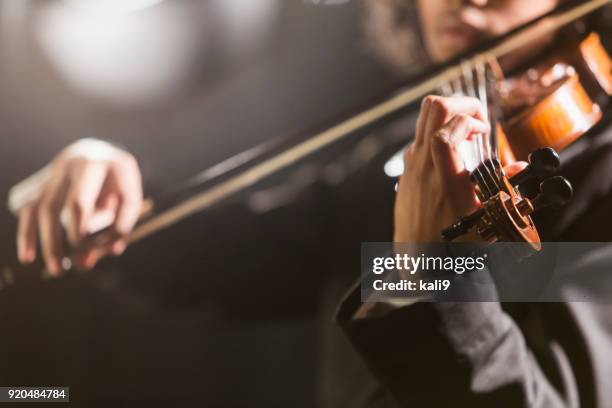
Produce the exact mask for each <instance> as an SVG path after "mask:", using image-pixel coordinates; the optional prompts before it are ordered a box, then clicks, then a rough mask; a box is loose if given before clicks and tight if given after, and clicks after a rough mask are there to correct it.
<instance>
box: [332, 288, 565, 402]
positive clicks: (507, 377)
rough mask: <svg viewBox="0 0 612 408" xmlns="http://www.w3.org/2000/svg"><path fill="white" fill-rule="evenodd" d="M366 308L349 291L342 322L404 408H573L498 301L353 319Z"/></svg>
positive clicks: (404, 308) (425, 305) (426, 305)
mask: <svg viewBox="0 0 612 408" xmlns="http://www.w3.org/2000/svg"><path fill="white" fill-rule="evenodd" d="M361 305H362V303H361V299H360V292H359V290H354V291H352V292H351V293H350V295H349V296H348V297H347V298H346V299H345V300H344V301H343V303H342V304H341V306H340V309H339V311H338V316H337V317H338V321H339V323H340V325H341V326H342V328H343V330H344V331H345V333H346V334H347V335H348V337H349V338H350V340H351V342H352V343H353V345H354V346H355V347H356V349H357V351H358V352H359V353H360V354H361V356H362V357H363V358H364V359H365V361H366V363H367V364H368V366H369V367H370V369H371V370H372V371H373V373H374V374H375V376H376V377H377V378H378V380H379V382H380V383H381V385H382V386H383V387H384V388H385V389H386V390H387V392H388V393H390V394H391V395H392V397H393V398H394V399H395V400H396V401H397V402H398V404H399V405H400V406H411V407H412V406H424V407H447V406H461V407H463V406H465V407H491V406H495V407H513V408H516V407H538V408H539V407H566V406H573V405H574V403H570V402H567V401H566V400H565V398H564V397H563V395H566V391H567V390H558V389H557V388H556V387H555V386H553V382H555V383H557V386H559V382H556V381H553V382H551V381H550V380H549V378H547V376H546V375H545V373H544V371H543V369H542V368H541V367H540V365H539V364H538V362H537V361H536V359H535V357H534V354H533V353H532V352H531V351H530V349H529V348H528V347H527V346H526V343H525V339H524V336H523V334H522V332H521V330H520V329H519V328H518V326H517V325H516V324H515V322H514V321H513V320H512V318H511V317H510V316H509V315H508V314H507V313H506V312H505V311H503V310H502V308H501V305H500V304H499V303H495V302H481V303H429V302H421V303H415V304H413V305H410V306H402V307H395V308H391V309H389V308H386V309H385V310H383V311H382V312H381V311H380V310H379V311H378V313H370V315H369V316H368V315H366V316H360V317H355V314H356V311H357V310H358V309H359V308H360V306H361ZM374 311H376V310H375V309H374ZM547 368H549V367H548V366H547ZM550 375H552V376H554V378H559V374H558V373H551V374H550ZM559 388H563V387H559Z"/></svg>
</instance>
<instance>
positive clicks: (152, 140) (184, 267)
mask: <svg viewBox="0 0 612 408" xmlns="http://www.w3.org/2000/svg"><path fill="white" fill-rule="evenodd" d="M249 1H250V2H251V3H254V2H255V1H254V0H249ZM257 1H258V2H259V1H261V2H262V7H263V3H266V4H267V5H268V6H270V4H272V6H270V7H271V8H272V9H273V10H274V12H273V13H271V17H270V18H269V19H268V20H266V21H265V22H264V23H263V26H264V27H265V30H263V33H262V32H259V33H258V34H257V35H255V34H252V33H251V34H249V33H247V34H244V32H241V31H240V30H239V29H238V28H240V27H242V25H241V23H240V22H239V23H238V24H237V25H236V26H235V27H233V28H232V27H228V24H227V21H225V20H224V19H223V18H222V12H221V11H220V10H221V9H222V8H223V7H221V6H220V4H221V3H222V1H221V0H219V1H192V0H178V1H172V2H170V1H166V2H163V3H161V4H160V5H157V6H154V7H151V8H150V9H145V10H143V11H139V12H137V13H133V15H131V16H132V17H133V18H134V19H142V20H143V21H148V20H147V19H149V20H155V19H157V20H155V21H157V23H156V24H157V25H153V27H155V28H154V29H153V31H152V32H155V33H157V35H159V36H160V37H161V38H164V36H166V31H164V30H167V31H168V34H167V35H168V36H169V37H170V36H171V35H172V30H175V29H176V24H175V26H171V25H169V24H166V22H168V21H170V20H169V19H172V21H175V22H176V21H178V22H179V23H178V27H179V28H181V27H182V28H183V29H184V30H183V31H186V32H187V33H188V35H186V36H185V37H184V38H190V39H191V40H190V42H189V47H190V48H188V51H186V52H185V53H184V54H180V55H187V57H186V60H185V61H184V63H183V65H180V66H181V67H183V68H180V69H179V68H176V69H174V71H172V70H170V71H172V72H173V73H174V74H175V75H174V79H173V80H172V81H169V83H170V85H167V86H165V87H160V89H161V90H159V91H158V92H156V93H152V94H151V95H149V96H148V97H141V98H131V99H130V97H131V96H133V95H134V94H136V92H135V91H132V89H131V88H130V83H129V82H126V83H125V84H124V85H123V86H120V87H119V89H123V90H124V91H125V94H124V95H120V96H117V97H115V96H113V95H112V92H110V91H109V92H106V93H105V92H104V91H107V90H108V89H104V86H102V90H103V92H101V93H100V92H99V93H96V92H92V91H91V89H90V88H87V87H85V89H84V88H82V87H81V88H79V86H78V83H77V84H75V82H74V81H71V80H70V79H69V78H68V76H67V74H66V73H65V72H62V69H61V66H62V64H61V63H60V64H59V65H58V62H57V60H55V61H54V59H53V58H57V57H53V56H52V53H50V52H49V50H46V51H45V44H46V40H48V39H49V38H51V37H52V35H51V34H49V31H45V30H43V29H41V27H43V28H44V27H47V29H48V27H49V26H52V27H53V24H51V23H49V22H50V21H51V22H55V23H54V24H56V25H58V24H59V27H64V26H66V27H68V26H71V23H70V21H69V20H70V19H73V20H72V21H74V19H77V20H78V19H82V20H80V21H81V22H83V21H85V22H86V21H87V20H86V19H85V17H83V16H79V15H78V13H77V12H73V11H69V12H65V10H64V11H63V12H64V13H65V14H66V15H68V17H69V18H68V20H66V21H68V22H67V23H65V24H64V25H62V21H64V20H59V21H60V22H59V23H57V21H58V20H57V18H58V17H57V16H58V15H60V16H61V15H62V14H61V13H62V8H69V7H71V6H70V5H67V3H65V2H61V1H48V2H35V1H30V2H28V1H23V2H19V5H18V6H17V5H16V3H17V2H10V1H7V2H2V3H0V4H1V6H0V7H2V8H0V10H1V11H0V12H1V13H2V15H1V18H2V19H1V20H0V30H2V33H1V34H0V134H1V137H0V154H1V161H0V163H2V164H1V165H2V171H1V172H0V191H1V193H2V197H3V198H4V199H5V198H6V194H7V192H8V189H9V188H10V187H11V186H12V185H13V184H15V183H16V182H18V181H19V180H21V179H23V178H24V177H26V176H27V175H29V174H31V173H32V172H34V171H36V170H37V169H39V168H41V167H42V166H43V165H44V164H45V163H47V162H48V161H49V160H50V159H51V158H52V157H53V156H54V155H55V154H56V153H57V152H58V151H60V150H61V149H62V148H63V147H64V146H66V145H67V144H69V143H71V142H72V141H74V140H77V139H79V138H82V137H91V136H93V137H99V138H103V139H110V140H113V141H115V142H118V143H120V144H123V145H124V146H127V147H129V149H130V150H131V151H132V152H134V153H135V154H136V155H137V156H138V158H139V160H140V161H141V163H142V165H143V168H144V169H145V175H146V179H147V186H148V188H150V190H149V191H158V190H160V189H161V190H163V189H164V188H167V187H169V186H170V187H171V186H173V185H175V184H176V183H178V182H180V181H182V180H184V179H185V178H187V177H189V176H191V175H193V174H196V173H197V172H199V171H201V170H203V169H205V168H207V167H209V166H211V165H213V164H215V163H217V162H219V161H221V160H223V159H225V158H227V157H228V156H230V155H232V154H236V153H238V152H240V151H243V150H245V149H247V148H250V147H253V146H255V145H257V144H259V143H261V142H262V141H266V140H269V139H270V138H273V137H279V136H280V137H285V136H286V137H289V136H290V135H295V134H300V133H301V132H303V130H304V129H311V128H316V127H317V126H318V125H319V124H321V123H325V122H328V121H329V120H330V119H331V118H335V117H338V116H339V115H342V114H343V113H344V112H347V111H350V110H351V109H352V108H354V107H356V106H360V105H363V104H364V103H366V102H367V101H370V100H372V98H376V97H378V96H379V95H382V94H384V93H386V92H387V91H389V89H392V88H393V86H394V85H395V84H396V83H397V81H398V80H397V78H393V77H392V76H391V75H390V74H389V73H388V72H387V71H385V70H384V69H383V68H382V67H380V66H379V65H378V64H377V63H376V61H374V59H373V57H372V56H370V55H369V54H368V52H367V51H366V50H365V47H364V38H363V32H362V27H361V24H362V18H363V16H362V10H361V9H360V4H359V3H358V2H348V3H341V2H335V3H337V4H327V5H325V4H324V2H305V1H299V0H291V1H280V0H278V1H263V0H257ZM238 3H240V2H238ZM241 3H243V5H246V4H247V3H245V2H244V1H243V2H241ZM320 3H321V4H320ZM328 3H332V2H328ZM251 7H252V5H251ZM240 9H241V8H240V7H238V8H237V9H236V10H240ZM58 10H59V11H58ZM236 10H234V12H237V11H236ZM71 13H72V14H71ZM245 13H246V15H248V14H249V12H244V13H243V14H245ZM177 15H178V16H179V17H176V16H177ZM64 17H65V16H64ZM126 24H127V25H128V26H130V27H131V24H132V23H131V22H129V21H128V22H127V23H126ZM139 24H140V23H137V22H134V23H133V25H134V26H135V27H141V26H140V25H139ZM78 27H87V24H86V23H83V24H81V25H77V28H78ZM102 27H105V26H104V24H103V25H102ZM173 27H174V28H173ZM236 27H238V28H236ZM114 29H115V26H113V25H108V27H107V28H104V30H103V31H104V32H106V31H105V30H108V34H109V35H110V34H112V31H113V30H114ZM141 29H142V30H145V29H144V28H141ZM91 30H93V28H91ZM232 30H234V31H232ZM179 31H181V30H180V29H179ZM134 35H135V36H136V37H138V36H139V35H140V37H142V36H143V34H142V32H140V33H139V32H138V31H137V30H136V34H134ZM75 36H76V37H75ZM241 36H242V37H241ZM250 36H252V38H250ZM144 37H145V39H146V33H145V35H144ZM243 37H246V38H247V39H251V40H252V41H251V42H250V43H249V42H247V45H242V46H237V45H236V43H235V42H232V40H231V39H232V38H234V39H235V38H243ZM67 38H69V39H73V40H74V39H75V38H80V37H79V32H78V30H76V31H71V32H69V34H68V35H67ZM87 38H88V37H87V36H85V35H84V36H83V37H82V38H80V39H81V40H82V41H81V42H80V43H84V44H85V47H86V48H88V50H85V49H78V48H71V47H74V44H73V43H71V42H70V41H68V43H67V44H68V45H66V44H64V46H65V48H67V49H68V50H70V51H71V52H72V54H71V55H72V57H73V58H76V59H77V60H79V61H81V63H83V62H84V66H86V67H89V68H91V67H96V64H100V60H96V59H92V60H91V61H89V60H87V58H90V55H91V53H90V52H89V51H91V49H89V48H95V47H97V46H99V45H97V43H92V44H87V42H86V39H87ZM120 38H121V41H125V42H126V44H127V45H130V41H132V40H131V39H130V37H129V36H126V37H125V38H123V37H120ZM115 41H116V40H115ZM155 41H156V40H155V39H154V38H151V39H150V41H145V42H144V43H145V48H147V47H148V49H152V50H153V55H154V56H155V55H157V52H158V51H159V55H158V61H157V62H156V60H155V59H153V60H152V62H151V60H150V59H148V60H147V59H146V58H143V59H142V62H141V63H136V64H135V63H134V61H135V60H136V61H138V59H134V58H129V57H130V56H128V57H127V58H126V59H125V60H122V59H121V56H122V55H121V54H120V53H119V54H113V53H112V52H109V53H108V55H107V56H105V57H104V53H102V55H103V59H105V62H109V61H110V63H114V64H115V65H114V66H115V67H116V68H115V69H116V70H117V71H116V72H117V73H126V72H128V73H129V71H130V70H133V71H134V72H136V73H138V72H142V73H143V75H145V74H146V73H148V72H149V71H150V70H152V71H155V70H158V69H160V68H159V66H158V65H157V64H158V63H159V64H162V63H167V62H168V60H167V59H166V58H168V57H167V56H165V55H166V54H165V51H167V48H168V47H169V46H170V47H177V49H178V48H181V46H183V45H185V44H182V43H181V42H180V41H178V42H176V41H175V42H174V43H173V42H170V43H164V42H161V43H159V44H157V43H155ZM126 44H124V43H122V44H117V47H118V48H120V45H121V46H123V45H126ZM168 44H170V45H168ZM157 46H159V49H158V50H157V49H156V47H157ZM110 49H111V50H112V49H113V44H112V42H111V46H110ZM236 49H238V51H237V50H236ZM94 51H95V49H94ZM94 54H95V53H94ZM75 56H76V57H75ZM124 57H125V55H124ZM131 57H133V55H132V56H131ZM107 60H108V61H107ZM126 61H127V62H126ZM103 65H104V64H102V65H100V66H103ZM185 67H186V68H185ZM139 70H140V71H139ZM94 72H95V69H94ZM145 76H146V75H145ZM85 81H90V82H91V81H95V79H91V78H90V79H86V80H85ZM88 89H89V90H88ZM93 89H100V87H98V88H96V87H94V88H93ZM109 89H110V88H109ZM109 95H111V96H109ZM126 95H127V98H126V97H125V96H126ZM126 100H127V102H126ZM407 136H408V135H407V134H404V132H403V131H401V128H400V130H395V131H390V132H389V131H384V132H373V133H371V132H369V133H368V134H364V135H356V136H355V137H353V138H351V139H350V140H348V141H345V142H341V143H338V144H336V145H334V146H332V147H330V148H328V149H326V150H325V151H323V152H320V153H318V154H316V155H314V156H313V157H310V158H308V159H306V160H304V161H302V162H300V163H298V164H297V165H295V166H293V167H291V168H290V169H288V170H286V171H284V172H282V173H281V174H278V175H276V176H274V177H272V178H271V179H270V180H267V181H266V182H264V183H260V184H259V185H258V186H256V188H253V189H250V190H248V191H246V192H244V193H242V194H240V195H239V196H237V197H234V198H232V199H231V200H228V201H226V202H224V203H223V204H221V205H218V206H216V207H215V208H213V209H211V210H208V211H206V212H205V213H202V214H199V215H197V216H195V217H193V218H190V219H189V220H186V221H184V222H182V223H180V224H179V225H177V226H175V227H174V228H172V229H169V230H167V231H163V232H162V233H160V234H158V235H156V236H154V237H151V238H150V239H148V240H145V241H143V242H141V243H139V244H137V245H135V246H134V247H132V248H130V250H129V251H128V252H127V253H126V254H125V255H124V256H123V257H122V258H120V259H117V260H111V261H107V262H104V263H103V264H102V265H100V267H99V268H97V270H96V271H94V272H92V273H88V274H80V275H72V276H68V277H65V278H62V279H59V280H57V281H53V282H45V283H43V284H40V285H37V286H21V287H15V288H11V289H7V290H4V291H2V292H0V328H1V332H0V333H1V334H0V361H2V365H1V368H0V384H2V385H21V386H34V385H55V386H70V387H71V400H72V401H73V404H77V405H84V406H94V405H95V406H109V405H110V406H116V405H129V406H136V405H156V404H158V403H159V404H164V405H171V406H184V405H187V406H189V405H198V406H227V407H237V406H254V407H260V406H261V407H263V406H265V407H276V406H278V407H281V406H282V407H285V406H294V407H302V406H303V407H309V406H313V405H317V404H323V400H324V399H325V397H323V396H322V391H321V390H322V389H330V388H333V387H334V386H335V385H334V383H333V381H332V380H329V379H328V376H326V375H324V374H323V372H322V370H324V369H325V368H324V366H325V363H326V360H325V357H324V355H323V354H322V352H321V350H322V349H325V345H324V344H323V343H325V340H324V338H325V337H326V335H325V333H324V332H326V331H328V330H332V331H334V330H335V329H334V328H333V325H332V315H333V305H334V304H335V302H336V301H337V300H338V298H339V296H340V295H341V293H342V291H343V290H344V289H346V288H347V285H348V283H349V282H350V281H351V280H353V279H356V278H357V276H358V274H359V269H358V264H357V262H359V261H358V259H359V245H360V242H361V241H377V240H388V239H389V237H390V233H391V232H390V216H391V204H392V198H393V192H392V186H393V181H392V180H390V179H388V178H387V177H386V176H384V174H383V169H382V167H383V164H384V161H385V160H386V159H387V158H388V157H389V156H390V155H391V153H393V152H394V151H395V150H396V149H397V148H398V147H399V146H400V145H401V143H402V142H403V140H405V139H406V138H407ZM15 226H16V222H15V218H14V217H13V216H12V215H11V214H9V213H8V211H7V210H6V209H4V208H3V209H1V210H0V231H1V235H0V238H1V239H0V260H1V261H2V264H6V265H9V264H11V263H14V259H15V257H14V251H15V248H14V233H15ZM346 347H348V345H347V346H346Z"/></svg>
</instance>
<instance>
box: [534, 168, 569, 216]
mask: <svg viewBox="0 0 612 408" xmlns="http://www.w3.org/2000/svg"><path fill="white" fill-rule="evenodd" d="M573 194H574V189H573V188H572V185H571V183H570V182H569V181H568V180H567V179H565V178H564V177H561V176H556V177H551V178H549V179H547V180H544V181H543V182H542V183H541V184H540V194H539V195H538V196H537V197H536V198H534V199H533V200H532V205H533V208H534V210H535V211H537V210H539V209H541V208H543V207H547V206H551V207H553V208H560V207H563V206H564V205H565V204H567V203H568V202H569V201H570V200H571V199H572V196H573Z"/></svg>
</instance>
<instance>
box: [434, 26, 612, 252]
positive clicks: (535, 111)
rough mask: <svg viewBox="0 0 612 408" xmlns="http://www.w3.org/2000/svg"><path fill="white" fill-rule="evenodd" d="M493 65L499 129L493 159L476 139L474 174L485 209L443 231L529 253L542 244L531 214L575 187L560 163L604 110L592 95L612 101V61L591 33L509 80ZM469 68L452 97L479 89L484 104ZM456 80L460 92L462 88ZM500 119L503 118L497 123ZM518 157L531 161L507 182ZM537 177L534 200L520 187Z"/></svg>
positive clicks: (446, 236) (453, 236)
mask: <svg viewBox="0 0 612 408" xmlns="http://www.w3.org/2000/svg"><path fill="white" fill-rule="evenodd" d="M490 65H491V72H492V73H493V76H494V77H495V79H494V82H495V83H494V84H493V85H492V86H491V87H490V92H489V93H491V91H492V92H496V93H497V94H496V97H495V98H494V99H495V104H496V105H494V106H493V108H494V109H497V111H498V113H499V116H500V118H496V117H493V118H490V122H491V124H492V126H493V127H494V131H493V132H492V139H491V140H489V143H491V144H492V145H493V146H495V147H496V148H495V150H494V154H493V156H492V157H491V147H490V146H487V149H488V150H487V153H488V154H487V155H486V156H483V155H482V151H483V146H484V145H483V143H484V142H483V139H482V137H480V138H476V140H475V141H472V142H471V143H472V144H473V145H474V144H475V146H473V149H475V151H476V156H477V159H480V160H479V161H478V162H477V163H478V164H477V166H474V165H472V173H471V175H472V180H473V182H474V185H475V188H476V192H477V195H478V197H479V199H480V202H481V203H482V207H481V208H480V209H478V210H477V211H476V212H474V213H473V214H470V215H468V216H465V217H462V218H461V219H460V220H459V221H458V222H457V223H455V224H454V225H452V226H450V227H448V228H446V229H444V230H443V231H442V235H443V237H444V239H445V240H447V241H452V240H454V239H457V238H458V237H460V236H462V235H465V234H468V232H469V231H470V230H472V229H475V230H476V232H477V234H478V235H479V236H480V238H481V239H483V240H484V241H485V242H490V243H492V242H497V241H506V242H515V243H521V244H522V245H517V246H514V247H513V250H514V251H515V255H516V256H517V257H518V258H523V257H527V256H529V255H530V254H532V253H534V252H537V251H538V250H540V248H541V243H540V237H539V235H538V232H537V229H536V227H535V225H534V223H533V220H532V219H531V214H533V213H534V212H536V211H539V210H541V209H543V208H546V207H548V206H552V207H554V208H558V207H561V206H563V205H564V204H565V203H567V202H568V201H569V200H570V199H571V197H572V192H573V191H572V186H571V184H570V183H569V182H568V181H567V180H566V179H564V178H563V177H559V176H553V174H554V173H555V171H556V170H557V168H558V167H559V164H560V160H559V156H558V154H557V151H561V150H563V149H565V148H566V147H567V146H569V145H570V144H572V143H573V142H574V141H575V140H577V139H578V138H580V137H582V136H583V135H585V134H586V133H587V132H588V131H589V130H590V129H592V128H593V127H594V126H595V125H596V124H597V123H598V122H599V121H600V120H601V118H602V108H601V107H600V106H599V104H597V103H595V102H593V100H594V99H598V100H601V101H604V102H606V103H607V99H608V98H609V96H610V95H611V94H612V87H611V85H612V69H611V68H612V61H611V59H610V56H609V55H608V53H607V52H606V51H605V49H604V48H603V46H602V44H601V41H600V38H599V36H598V35H597V34H596V33H590V34H589V35H587V36H586V37H585V38H584V39H583V40H581V41H579V42H577V43H576V46H575V48H574V49H571V50H568V49H567V48H565V49H564V50H563V52H562V53H560V54H558V55H554V56H548V57H546V58H545V59H544V61H543V62H541V63H540V64H538V65H536V66H534V67H530V68H529V69H528V70H527V71H526V72H523V73H521V74H519V75H517V76H515V77H513V78H510V79H505V78H504V77H503V72H502V70H501V67H500V66H499V64H498V63H497V61H495V60H493V61H492V62H491V63H490ZM483 69H484V68H482V67H476V69H475V70H476V71H477V72H478V71H482V70H483ZM464 71H466V72H467V74H466V75H467V76H466V75H464V77H463V78H461V79H455V80H454V81H453V82H451V84H454V86H452V85H451V90H452V92H453V94H457V93H459V94H469V95H471V96H474V95H476V94H477V95H478V96H479V97H480V99H481V102H482V103H483V104H486V103H487V99H486V98H483V97H486V94H484V93H482V92H474V90H469V89H468V90H467V92H466V91H465V86H466V85H468V84H473V83H474V75H473V71H474V70H473V69H471V67H468V68H467V70H465V69H464ZM480 77H482V74H481V75H480ZM477 79H478V78H477ZM480 79H482V78H480ZM457 85H459V86H460V89H456V87H457ZM445 88H446V89H447V90H446V92H445V93H446V94H448V92H449V91H448V87H445ZM453 88H454V89H453ZM587 89H588V91H587ZM496 119H500V121H499V122H498V123H496V122H495V120H496ZM517 159H518V160H523V161H528V162H529V165H528V167H527V168H526V169H525V170H524V171H523V172H521V173H519V174H518V175H516V176H514V177H512V178H510V179H509V178H508V177H506V175H505V174H504V172H503V166H504V165H506V164H510V163H512V162H514V161H516V160H517ZM466 167H467V168H469V163H466ZM534 179H535V180H537V181H538V182H540V183H541V184H540V194H539V195H538V196H537V197H535V198H530V197H526V196H524V195H523V194H521V190H522V189H521V186H523V185H524V184H525V183H529V182H531V181H532V180H534ZM523 190H526V189H523Z"/></svg>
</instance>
